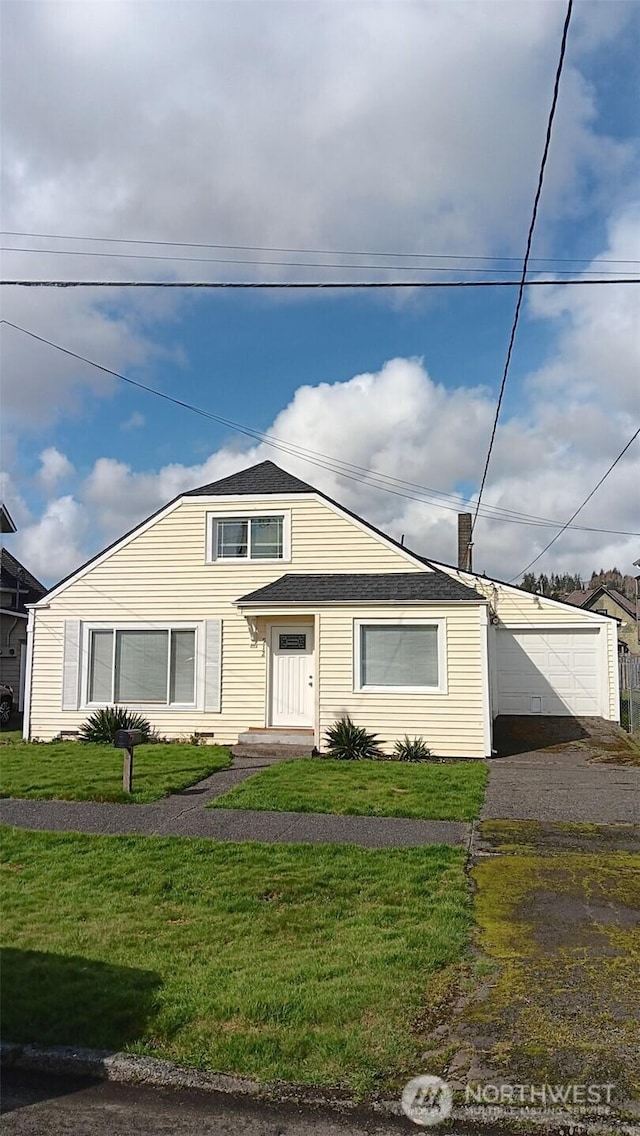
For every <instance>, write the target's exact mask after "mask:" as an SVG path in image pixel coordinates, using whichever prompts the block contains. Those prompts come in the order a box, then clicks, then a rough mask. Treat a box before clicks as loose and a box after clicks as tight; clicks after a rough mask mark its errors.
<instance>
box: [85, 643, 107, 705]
mask: <svg viewBox="0 0 640 1136" xmlns="http://www.w3.org/2000/svg"><path fill="white" fill-rule="evenodd" d="M112 679H113V631H92V632H91V650H90V652H89V702H111V697H112V693H111V688H112Z"/></svg>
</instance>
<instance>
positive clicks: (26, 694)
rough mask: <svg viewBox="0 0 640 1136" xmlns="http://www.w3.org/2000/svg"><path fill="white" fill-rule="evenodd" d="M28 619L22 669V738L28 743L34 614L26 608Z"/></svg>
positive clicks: (30, 608)
mask: <svg viewBox="0 0 640 1136" xmlns="http://www.w3.org/2000/svg"><path fill="white" fill-rule="evenodd" d="M27 611H28V612H29V618H28V620H27V661H26V664H25V669H24V709H23V725H22V737H23V739H24V741H26V742H28V741H30V738H31V673H32V671H33V638H34V630H35V622H36V613H35V611H34V609H33V608H32V607H28V608H27Z"/></svg>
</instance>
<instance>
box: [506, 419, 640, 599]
mask: <svg viewBox="0 0 640 1136" xmlns="http://www.w3.org/2000/svg"><path fill="white" fill-rule="evenodd" d="M639 434H640V426H639V427H638V429H637V430H636V432H635V434H634V435H633V437H631V438H629V441H628V442H627V444H626V446H624V447H623V449H621V450H620V453H619V454H618V456H617V458H616V459H615V461H613V462H612V463H611V465H610V466H609V468H608V470H607V472H606V473H603V475H602V477H601V478H600V480H599V482H598V483H597V485H594V487H593V489H592V490H591V492H590V493H589V494H588V495H587V496H586V497H585V499H584V501H583V502H582V504H581V505H578V508H577V509H576V511H575V513H572V514H571V516H570V517H569V520H568V521H566V522H565V524H564V525H563V526H562V528H561V529H560V532H557V533H556V535H555V536H554V537H553V539H552V540H550V541H549V543H548V544H546V545H545V546H544V548H543V549H542V552H539V553H538V555H537V556H534V558H533V560H531V561H530V562H529V563H528V564H527V566H526V568H523V569H522V572H518V575H517V576H512V577H511V579H510V580H509V583H510V584H511V583H512V582H513V581H514V580H517V579H518V578H519V577H521V576H524V574H525V572H528V571H529V569H530V568H533V565H534V564H537V563H538V560H540V559H541V557H543V556H544V554H545V552H548V551H549V549H550V548H551V545H552V544H555V543H556V541H557V540H559V538H560V537H561V536H562V534H563V532H566V530H567V529H568V528H569V526H570V524H571V522H572V521H574V520H575V519H576V517H577V516H578V513H581V512H582V510H583V509H584V507H585V505H587V504H588V502H589V501H590V500H591V498H592V497H593V495H594V493H596V492H597V490H598V489H599V488H600V486H601V485H602V483H603V481H606V479H607V478H608V476H609V474H610V473H611V471H612V470H614V469H615V467H616V466H617V464H618V462H619V461H620V460H621V458H623V457H624V455H625V454H626V452H627V450H628V449H629V447H630V446H632V445H633V443H634V442H635V440H636V438H637V437H638V435H639Z"/></svg>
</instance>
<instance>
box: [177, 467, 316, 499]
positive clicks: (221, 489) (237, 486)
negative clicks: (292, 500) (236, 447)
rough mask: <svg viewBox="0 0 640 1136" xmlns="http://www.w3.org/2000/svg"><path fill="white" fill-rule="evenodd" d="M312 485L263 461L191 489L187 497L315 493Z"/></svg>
mask: <svg viewBox="0 0 640 1136" xmlns="http://www.w3.org/2000/svg"><path fill="white" fill-rule="evenodd" d="M314 492H315V490H314V488H313V486H312V485H307V483H306V481H300V479H299V478H298V477H294V476H293V474H291V473H287V471H286V470H285V469H280V466H279V465H276V464H275V463H274V462H272V461H263V462H260V463H259V465H252V466H251V467H250V468H249V469H241V470H240V471H239V473H232V474H231V475H230V476H229V477H223V478H222V479H221V480H220V481H212V482H211V484H210V485H201V486H200V487H199V488H198V489H190V490H189V491H188V492H187V493H185V494H184V496H185V497H210V496H216V497H222V496H224V495H225V494H227V493H238V494H242V495H243V496H247V497H250V496H251V495H252V494H254V493H314Z"/></svg>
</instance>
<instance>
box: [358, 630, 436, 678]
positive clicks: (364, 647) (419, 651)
mask: <svg viewBox="0 0 640 1136" xmlns="http://www.w3.org/2000/svg"><path fill="white" fill-rule="evenodd" d="M360 636H361V639H360V681H361V684H362V686H391V687H393V686H398V687H402V686H425V687H428V686H437V685H438V628H437V627H436V626H428V625H426V624H425V625H421V624H413V625H409V626H399V625H394V624H384V625H383V624H379V625H376V624H371V625H369V626H363V627H361V628H360Z"/></svg>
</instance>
